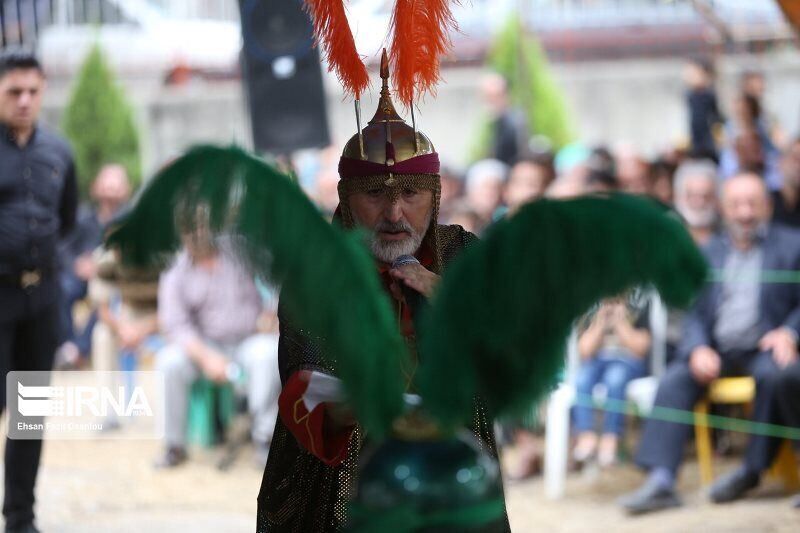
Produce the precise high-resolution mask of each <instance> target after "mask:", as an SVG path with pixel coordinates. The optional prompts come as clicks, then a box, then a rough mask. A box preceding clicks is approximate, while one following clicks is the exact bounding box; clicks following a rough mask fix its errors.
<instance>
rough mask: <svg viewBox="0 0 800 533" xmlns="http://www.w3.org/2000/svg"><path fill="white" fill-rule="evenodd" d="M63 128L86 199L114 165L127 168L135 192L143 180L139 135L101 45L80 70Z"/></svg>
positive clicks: (82, 192)
mask: <svg viewBox="0 0 800 533" xmlns="http://www.w3.org/2000/svg"><path fill="white" fill-rule="evenodd" d="M62 126H63V129H64V133H65V134H66V136H67V138H69V140H70V142H71V143H72V148H73V150H74V151H75V163H76V166H77V172H78V185H79V188H80V191H81V194H82V196H83V197H84V198H86V197H87V196H88V191H89V186H90V185H91V183H92V181H93V180H94V178H95V176H97V173H98V171H99V170H100V168H101V167H102V166H103V165H106V164H111V163H117V164H120V165H122V166H124V167H125V169H126V170H127V171H128V177H129V178H130V180H131V186H132V187H133V188H134V190H135V189H136V187H137V186H138V185H139V183H140V182H141V178H142V168H141V157H140V154H139V146H140V143H139V133H138V131H137V129H136V125H135V121H134V118H133V111H132V107H131V105H130V104H129V103H128V101H127V99H126V97H125V93H124V92H123V90H122V88H121V87H120V86H119V85H118V84H117V82H116V80H115V77H114V73H113V72H112V71H111V69H110V68H109V66H108V65H107V63H106V61H105V59H104V57H103V53H102V50H101V49H100V46H99V45H95V46H94V48H93V49H92V51H91V52H90V53H89V55H88V56H87V58H86V60H85V62H84V64H83V66H82V67H81V71H80V73H79V75H78V80H77V82H76V83H75V87H74V88H73V91H72V95H71V96H70V101H69V104H68V105H67V108H66V110H65V111H64V118H63V124H62Z"/></svg>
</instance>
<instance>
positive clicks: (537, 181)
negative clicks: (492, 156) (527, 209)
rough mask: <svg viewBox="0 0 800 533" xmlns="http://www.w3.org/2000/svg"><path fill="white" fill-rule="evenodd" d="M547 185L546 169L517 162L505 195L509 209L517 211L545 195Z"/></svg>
mask: <svg viewBox="0 0 800 533" xmlns="http://www.w3.org/2000/svg"><path fill="white" fill-rule="evenodd" d="M546 187H547V175H546V174H545V171H544V169H542V168H541V167H539V166H537V165H533V164H531V163H528V162H523V163H517V164H516V165H514V168H512V169H511V174H510V175H509V177H508V184H507V185H506V188H505V191H504V193H503V197H504V200H505V202H506V205H508V207H509V209H511V210H512V211H515V210H517V209H519V207H521V206H522V205H523V204H525V203H527V202H531V201H533V200H536V199H537V198H541V197H542V196H544V191H545V188H546Z"/></svg>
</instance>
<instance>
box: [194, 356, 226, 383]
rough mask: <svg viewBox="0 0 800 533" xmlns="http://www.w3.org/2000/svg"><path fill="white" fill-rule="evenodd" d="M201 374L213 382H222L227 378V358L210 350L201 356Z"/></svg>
mask: <svg viewBox="0 0 800 533" xmlns="http://www.w3.org/2000/svg"><path fill="white" fill-rule="evenodd" d="M200 367H201V368H202V370H203V374H205V376H206V377H207V378H208V379H210V380H211V381H213V382H215V383H224V382H226V381H227V380H228V377H227V372H226V371H227V369H228V358H227V357H225V356H224V355H222V354H219V353H214V352H210V353H207V354H205V355H204V356H203V359H202V360H201V362H200Z"/></svg>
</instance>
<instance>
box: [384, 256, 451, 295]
mask: <svg viewBox="0 0 800 533" xmlns="http://www.w3.org/2000/svg"><path fill="white" fill-rule="evenodd" d="M389 274H390V275H391V276H392V277H393V278H394V279H396V280H398V281H399V282H400V283H405V284H406V285H408V286H409V287H411V288H412V289H414V290H415V291H417V292H418V293H420V294H421V295H423V296H425V297H426V298H430V297H431V296H432V295H433V290H434V289H435V288H436V285H438V284H439V280H440V279H441V278H440V276H437V275H436V274H434V273H433V272H431V271H430V270H428V269H426V268H425V267H424V266H422V265H420V264H419V263H415V264H413V265H403V266H401V267H400V268H393V269H392V270H390V271H389Z"/></svg>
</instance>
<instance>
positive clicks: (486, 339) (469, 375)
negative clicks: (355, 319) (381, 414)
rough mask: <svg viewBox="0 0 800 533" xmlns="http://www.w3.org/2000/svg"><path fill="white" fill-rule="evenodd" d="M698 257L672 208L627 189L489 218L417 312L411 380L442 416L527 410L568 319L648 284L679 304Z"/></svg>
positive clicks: (558, 363)
mask: <svg viewBox="0 0 800 533" xmlns="http://www.w3.org/2000/svg"><path fill="white" fill-rule="evenodd" d="M706 268H707V267H706V263H705V260H704V259H703V256H702V254H701V253H700V252H699V250H698V249H697V247H696V246H695V244H694V242H693V241H692V239H691V237H690V236H689V234H688V233H687V231H686V230H685V229H684V228H683V226H682V224H681V222H680V221H679V220H678V218H677V217H676V216H671V215H669V214H668V211H667V210H666V209H665V208H664V207H662V206H661V205H660V204H657V203H656V202H654V201H652V200H648V199H644V198H636V197H631V196H626V195H613V196H610V197H586V198H580V199H575V200H562V201H558V200H541V201H538V202H535V203H533V204H531V205H528V206H526V207H524V208H523V209H522V210H520V212H519V213H517V214H516V215H515V216H513V217H512V218H510V219H507V220H504V221H502V222H499V223H498V224H497V225H496V226H495V227H494V228H493V229H492V231H491V232H490V234H489V235H488V236H487V238H486V239H485V240H484V241H482V242H481V243H479V244H477V245H476V246H474V247H472V248H470V249H469V250H466V251H465V252H464V253H463V255H462V256H460V257H459V258H458V259H457V260H456V261H455V262H454V264H453V265H452V266H451V267H450V269H449V270H447V271H446V273H445V275H444V278H443V280H442V284H441V286H440V287H439V290H438V293H437V294H436V295H435V298H434V300H433V302H432V306H431V309H430V311H429V313H428V314H427V315H426V316H425V317H423V318H425V320H424V330H423V332H422V333H423V335H422V337H421V347H420V348H421V349H420V354H421V366H420V369H419V371H418V382H417V384H418V386H419V390H420V393H421V395H422V397H423V398H424V403H425V407H426V409H427V410H428V411H429V412H430V413H431V414H433V415H434V417H435V418H437V419H438V420H439V421H440V422H441V423H443V424H444V425H458V424H461V423H464V422H466V421H468V420H469V417H470V415H471V413H472V406H473V400H474V398H475V397H478V396H479V397H481V398H483V399H484V401H486V402H487V403H488V406H489V408H490V412H493V413H494V414H513V413H515V412H521V411H522V410H525V409H528V408H529V407H530V405H531V404H532V403H533V402H535V401H536V400H537V399H539V398H540V397H541V396H542V395H543V393H545V392H547V391H548V390H549V389H550V388H551V387H552V386H553V385H554V383H555V380H556V378H557V376H558V375H559V371H560V370H561V369H562V367H563V365H564V352H565V349H564V348H565V341H566V339H567V337H568V336H569V332H570V329H571V327H572V325H573V322H574V321H575V319H577V318H578V317H580V316H581V315H582V314H583V313H585V312H586V311H587V310H588V308H589V307H590V306H591V305H592V304H593V303H595V302H597V301H598V300H600V299H602V298H604V297H609V296H614V295H618V294H620V293H621V292H623V291H624V290H625V289H627V288H630V287H632V286H636V285H644V284H653V285H654V286H655V287H656V288H657V289H658V291H659V292H660V294H661V296H662V298H663V299H664V300H665V301H666V302H667V303H669V304H672V305H676V306H685V305H687V304H688V303H689V302H690V299H691V298H692V295H693V294H694V293H695V291H696V290H697V289H698V288H699V287H700V286H701V285H702V284H703V282H704V280H705V278H706Z"/></svg>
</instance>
